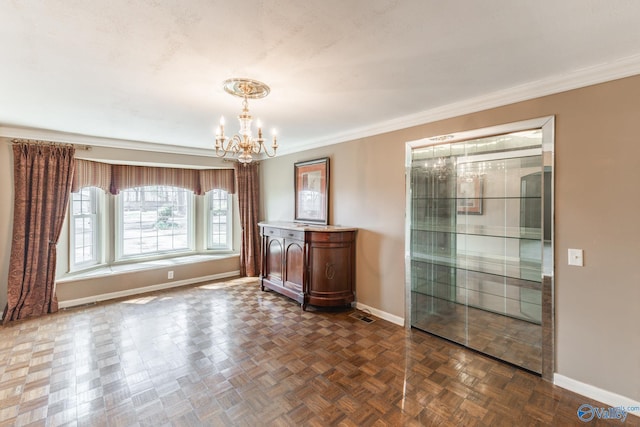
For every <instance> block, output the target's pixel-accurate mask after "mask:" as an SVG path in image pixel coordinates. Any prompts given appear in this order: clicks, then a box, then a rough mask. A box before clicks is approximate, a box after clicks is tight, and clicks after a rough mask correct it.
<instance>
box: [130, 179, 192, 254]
mask: <svg viewBox="0 0 640 427" xmlns="http://www.w3.org/2000/svg"><path fill="white" fill-rule="evenodd" d="M120 197H121V200H122V203H121V204H120V206H121V218H122V224H121V227H120V228H121V236H120V240H121V243H122V245H121V247H122V256H124V257H126V256H134V255H143V254H148V255H152V254H154V253H166V252H175V251H183V250H187V249H190V246H191V244H190V229H191V218H192V214H191V198H192V193H191V192H190V191H189V190H185V189H182V188H176V187H167V186H155V187H151V186H149V187H136V188H131V189H129V190H125V191H122V192H121V195H120Z"/></svg>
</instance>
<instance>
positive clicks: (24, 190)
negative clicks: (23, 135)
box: [3, 142, 75, 324]
mask: <svg viewBox="0 0 640 427" xmlns="http://www.w3.org/2000/svg"><path fill="white" fill-rule="evenodd" d="M74 152H75V149H74V148H73V147H72V146H59V145H52V144H42V143H26V142H18V143H15V144H14V146H13V159H14V188H15V199H14V203H15V206H14V211H13V239H12V242H11V256H10V261H9V277H8V280H7V301H8V302H7V307H6V308H5V310H4V318H3V323H5V324H6V323H8V322H10V321H12V320H18V319H24V318H28V317H35V316H40V315H43V314H46V313H54V312H56V311H58V301H57V298H56V295H55V269H56V243H57V242H58V238H59V237H60V231H61V230H62V224H63V222H64V218H65V214H66V210H67V204H68V202H69V194H70V191H71V180H72V177H73V171H74V168H75V161H74V158H73V155H74Z"/></svg>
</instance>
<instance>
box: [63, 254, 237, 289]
mask: <svg viewBox="0 0 640 427" xmlns="http://www.w3.org/2000/svg"><path fill="white" fill-rule="evenodd" d="M237 256H238V254H237V253H225V254H215V255H212V254H197V255H188V256H182V257H176V258H165V259H157V260H151V261H140V262H133V263H126V264H113V265H107V266H104V267H98V268H93V269H90V270H85V271H79V272H73V273H67V274H65V275H63V276H62V277H59V278H57V279H56V283H68V282H74V281H77V280H78V281H79V280H85V279H89V278H95V277H105V276H115V275H119V274H126V273H131V272H133V271H143V270H154V269H158V268H166V267H172V266H176V265H185V264H195V263H198V262H207V261H212V260H216V259H225V258H232V257H237Z"/></svg>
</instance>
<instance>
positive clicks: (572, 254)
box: [569, 249, 584, 267]
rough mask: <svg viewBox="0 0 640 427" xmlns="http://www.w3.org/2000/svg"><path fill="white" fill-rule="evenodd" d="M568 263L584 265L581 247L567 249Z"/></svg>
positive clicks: (578, 265)
mask: <svg viewBox="0 0 640 427" xmlns="http://www.w3.org/2000/svg"><path fill="white" fill-rule="evenodd" d="M569 265H575V266H577V267H582V266H583V265H584V261H583V255H582V249H569Z"/></svg>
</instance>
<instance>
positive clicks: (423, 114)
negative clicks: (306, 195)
mask: <svg viewBox="0 0 640 427" xmlns="http://www.w3.org/2000/svg"><path fill="white" fill-rule="evenodd" d="M637 74H640V55H633V56H629V57H625V58H621V59H618V60H615V61H610V62H606V63H603V64H599V65H595V66H591V67H587V68H583V69H579V70H575V71H573V72H570V73H565V74H561V75H555V76H552V77H550V78H547V79H542V80H536V81H533V82H529V83H525V84H522V85H518V86H513V87H510V88H507V89H502V90H499V91H496V92H492V93H488V94H485V95H482V96H477V97H474V98H469V99H466V100H463V101H459V102H454V103H451V104H447V105H443V106H440V107H436V108H432V109H429V110H424V111H420V112H418V113H414V114H410V115H407V116H403V117H398V118H395V119H391V120H387V121H384V122H380V123H378V124H376V125H373V126H365V127H361V128H357V129H353V130H351V131H348V132H343V133H338V134H334V135H331V136H328V137H324V138H317V139H313V140H307V141H305V142H304V143H302V144H299V145H296V146H294V147H292V148H290V149H281V150H280V154H291V153H295V152H299V151H306V150H310V149H313V148H319V147H323V146H327V145H333V144H338V143H341V142H347V141H353V140H356V139H361V138H367V137H371V136H374V135H380V134H383V133H387V132H394V131H398V130H401V129H407V128H411V127H414V126H419V125H424V124H427V123H432V122H435V121H438V120H445V119H450V118H453V117H458V116H462V115H465V114H471V113H476V112H479V111H483V110H488V109H491V108H497V107H502V106H505V105H509V104H514V103H516V102H522V101H527V100H530V99H535V98H540V97H543V96H547V95H553V94H557V93H560V92H565V91H568V90H573V89H579V88H582V87H587V86H591V85H595V84H599V83H605V82H608V81H612V80H617V79H622V78H625V77H631V76H634V75H637Z"/></svg>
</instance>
